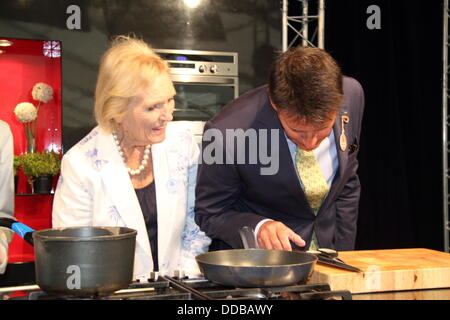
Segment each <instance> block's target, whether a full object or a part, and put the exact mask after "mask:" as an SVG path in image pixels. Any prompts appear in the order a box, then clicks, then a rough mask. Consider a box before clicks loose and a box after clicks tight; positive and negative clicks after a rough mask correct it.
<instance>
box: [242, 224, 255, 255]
mask: <svg viewBox="0 0 450 320" xmlns="http://www.w3.org/2000/svg"><path fill="white" fill-rule="evenodd" d="M239 235H240V236H241V240H242V244H243V245H244V249H258V248H259V246H258V243H257V242H256V239H255V233H254V231H253V229H252V228H250V227H247V226H244V227H242V228H240V229H239Z"/></svg>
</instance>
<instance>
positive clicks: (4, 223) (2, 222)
mask: <svg viewBox="0 0 450 320" xmlns="http://www.w3.org/2000/svg"><path fill="white" fill-rule="evenodd" d="M0 227H5V228H8V229H11V230H13V231H14V232H15V233H17V234H18V235H19V236H20V237H21V238H22V239H23V240H25V241H26V242H27V243H29V244H31V245H32V246H34V243H33V232H34V231H35V230H34V229H31V228H30V227H28V226H26V225H24V224H23V223H21V222H17V221H16V220H14V219H11V218H3V217H2V218H0Z"/></svg>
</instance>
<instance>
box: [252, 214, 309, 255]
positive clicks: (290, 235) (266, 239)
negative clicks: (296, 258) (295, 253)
mask: <svg viewBox="0 0 450 320" xmlns="http://www.w3.org/2000/svg"><path fill="white" fill-rule="evenodd" d="M257 239H258V244H259V247H260V248H262V249H277V250H288V251H292V247H291V244H290V241H292V242H294V243H295V244H296V245H298V246H299V247H304V246H305V244H306V242H305V241H304V240H303V239H302V238H301V237H300V236H299V235H298V234H296V233H295V232H294V231H292V230H291V229H289V228H288V227H287V226H286V225H284V224H283V223H282V222H279V221H268V222H266V223H264V224H263V225H262V226H261V227H260V228H259V231H258V234H257Z"/></svg>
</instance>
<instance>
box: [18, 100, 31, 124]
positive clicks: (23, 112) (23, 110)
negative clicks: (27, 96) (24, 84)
mask: <svg viewBox="0 0 450 320" xmlns="http://www.w3.org/2000/svg"><path fill="white" fill-rule="evenodd" d="M14 114H15V115H16V119H17V120H19V121H20V122H30V121H34V120H35V119H36V117H37V109H36V107H35V106H34V105H33V104H32V103H29V102H22V103H19V104H18V105H17V106H16V107H15V109H14Z"/></svg>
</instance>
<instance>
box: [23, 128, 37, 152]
mask: <svg viewBox="0 0 450 320" xmlns="http://www.w3.org/2000/svg"><path fill="white" fill-rule="evenodd" d="M25 134H26V136H27V150H28V153H34V151H35V142H36V141H35V139H34V134H33V130H32V129H31V122H27V123H26V130H25Z"/></svg>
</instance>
